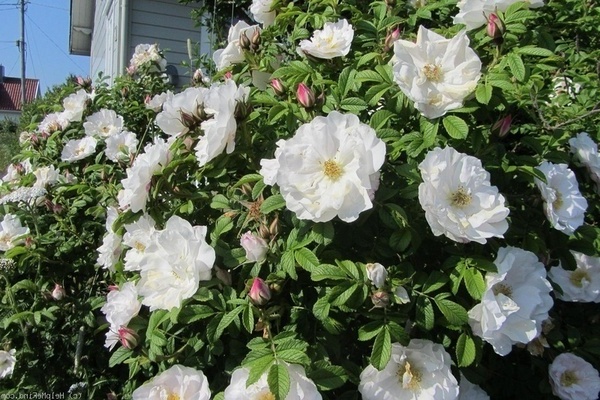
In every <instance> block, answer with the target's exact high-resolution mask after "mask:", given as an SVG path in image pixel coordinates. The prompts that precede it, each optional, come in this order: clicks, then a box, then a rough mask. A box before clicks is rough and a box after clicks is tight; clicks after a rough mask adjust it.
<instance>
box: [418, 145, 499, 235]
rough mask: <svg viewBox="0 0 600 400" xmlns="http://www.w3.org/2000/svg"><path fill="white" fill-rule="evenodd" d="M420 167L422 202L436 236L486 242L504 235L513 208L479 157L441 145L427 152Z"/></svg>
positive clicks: (420, 199) (420, 198)
mask: <svg viewBox="0 0 600 400" xmlns="http://www.w3.org/2000/svg"><path fill="white" fill-rule="evenodd" d="M419 170H420V171H421V176H422V178H423V183H421V184H420V185H419V202H420V203H421V207H423V209H424V210H425V218H426V219H427V222H428V223H429V226H430V227H431V230H432V232H433V234H434V235H435V236H440V235H445V236H446V237H448V238H450V239H452V240H454V241H456V242H459V243H467V242H470V241H474V242H477V243H482V244H483V243H485V242H486V241H487V239H488V238H491V237H503V234H504V233H505V232H506V230H507V229H508V222H507V221H506V218H507V216H508V214H509V210H508V208H507V207H506V206H505V205H504V197H503V196H502V195H501V194H500V193H498V188H496V187H495V186H492V185H491V184H490V174H489V173H488V172H487V171H486V170H485V169H483V167H482V166H481V161H480V160H479V159H477V158H475V157H472V156H469V155H466V154H463V153H459V152H457V151H456V150H455V149H453V148H452V147H446V148H444V149H441V148H439V147H437V148H435V149H433V150H431V151H430V152H428V153H427V155H426V156H425V159H424V160H423V162H421V164H419Z"/></svg>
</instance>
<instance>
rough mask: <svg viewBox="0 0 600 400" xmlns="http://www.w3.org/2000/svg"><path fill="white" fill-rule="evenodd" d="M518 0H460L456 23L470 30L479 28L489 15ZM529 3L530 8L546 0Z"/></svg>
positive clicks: (503, 9)
mask: <svg viewBox="0 0 600 400" xmlns="http://www.w3.org/2000/svg"><path fill="white" fill-rule="evenodd" d="M517 1H519V0H460V1H459V2H458V4H457V5H456V6H457V7H458V9H459V12H458V14H456V16H455V17H454V23H455V24H464V25H466V27H467V30H469V31H470V30H472V29H476V28H479V27H481V26H484V25H485V24H486V23H487V17H488V16H489V15H490V14H491V13H496V12H498V11H500V12H504V11H506V9H507V8H508V7H509V6H510V5H512V4H514V3H516V2H517ZM527 3H528V5H529V7H530V8H538V7H542V6H543V5H544V0H529V1H527Z"/></svg>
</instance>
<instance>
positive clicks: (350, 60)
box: [0, 0, 600, 399]
mask: <svg viewBox="0 0 600 400" xmlns="http://www.w3.org/2000/svg"><path fill="white" fill-rule="evenodd" d="M424 3H425V2H415V3H414V4H412V5H411V4H406V3H404V2H392V1H388V2H382V1H373V2H371V3H368V2H358V1H345V2H335V1H334V2H331V1H320V0H312V1H307V2H286V1H273V2H267V1H256V2H255V4H253V6H251V7H250V10H251V11H252V10H255V11H252V12H256V13H257V15H256V16H255V18H256V21H255V22H257V23H264V24H265V25H268V26H263V27H262V28H261V27H260V26H259V25H258V24H254V22H253V21H250V20H248V21H239V22H237V23H232V24H231V25H232V28H231V30H230V31H229V35H228V38H227V41H226V43H223V45H222V46H218V47H220V48H221V50H218V51H217V52H215V56H214V57H213V61H214V64H211V65H209V66H208V68H207V69H208V70H209V71H213V72H214V73H213V74H212V82H205V81H204V80H202V79H193V80H192V81H191V82H192V83H193V85H192V86H191V87H189V88H186V89H184V90H181V91H177V90H174V89H172V90H174V91H172V92H168V91H167V88H166V87H165V85H164V83H163V77H162V76H161V70H162V68H164V65H165V63H164V62H163V60H162V58H157V56H156V54H155V52H157V51H158V50H157V49H156V48H154V47H152V46H150V45H147V46H142V47H140V48H139V49H138V50H136V53H135V55H134V57H133V59H132V63H131V66H130V68H128V74H127V75H126V76H125V77H123V78H121V79H118V80H117V82H116V84H115V85H114V86H113V87H112V88H108V87H105V86H102V85H100V86H97V87H95V88H94V89H93V90H92V89H91V88H89V87H86V88H77V90H75V88H70V89H69V90H68V91H65V93H64V96H63V99H67V98H68V100H64V101H62V100H61V101H59V102H58V103H57V104H58V105H57V106H56V107H55V108H53V109H51V110H50V109H43V108H42V107H40V110H43V111H42V112H43V115H39V116H35V117H34V118H33V120H32V123H31V125H30V126H29V133H28V134H24V135H23V141H24V143H23V147H22V151H21V153H20V154H19V155H18V156H17V157H16V158H15V164H14V166H13V167H12V169H11V170H10V171H9V172H8V173H7V177H6V178H5V179H3V180H4V182H5V184H4V185H3V187H2V190H3V193H6V196H5V197H3V199H4V200H0V203H3V204H4V215H5V216H6V217H5V219H6V218H7V219H6V221H7V224H6V228H4V225H3V229H6V232H7V233H6V234H5V235H4V236H3V237H6V240H5V241H4V242H5V247H6V249H5V250H4V257H5V258H4V261H3V262H2V264H0V265H1V266H2V268H3V271H5V275H4V276H5V277H6V279H5V284H6V285H5V287H4V288H3V295H4V296H3V303H2V304H3V312H4V313H5V315H4V319H3V327H4V329H5V331H4V333H3V345H4V348H5V349H4V350H5V352H6V354H10V356H11V357H14V360H13V358H11V365H12V363H14V368H12V366H11V368H10V372H6V374H5V375H6V376H5V377H4V378H3V379H2V380H0V387H3V386H1V385H6V386H4V387H6V388H11V389H10V390H12V391H13V392H15V393H16V392H17V391H18V390H21V389H23V388H44V389H46V388H52V389H53V390H65V391H66V390H67V389H68V388H69V385H74V386H73V388H72V391H75V390H78V391H80V392H82V393H85V395H86V396H88V397H89V398H95V397H94V396H96V397H98V396H105V395H106V394H110V396H118V397H119V398H131V397H132V396H133V398H134V399H135V398H140V399H141V398H155V397H156V398H158V397H160V396H162V397H174V398H177V397H178V398H181V399H194V398H209V397H210V396H213V398H216V399H223V398H240V396H243V395H247V396H250V397H251V398H262V399H296V398H305V399H320V398H324V399H358V398H361V396H362V398H365V399H388V398H415V399H426V398H432V396H433V397H435V398H440V399H442V398H443V399H455V398H458V396H461V397H462V396H468V394H467V393H471V395H473V396H477V397H478V398H479V397H481V398H486V396H489V397H490V398H513V397H526V398H533V399H536V398H538V399H544V398H549V397H551V396H552V395H553V394H554V395H556V396H558V397H560V398H575V397H573V396H575V395H576V394H577V393H585V394H586V396H593V392H594V391H596V392H597V390H598V389H597V385H598V383H597V382H598V371H597V368H594V366H596V367H597V366H598V365H599V355H600V352H599V351H598V348H600V341H599V340H598V337H599V336H598V335H599V334H600V314H599V312H598V309H597V304H596V303H595V302H597V301H598V293H597V288H598V282H597V279H598V278H597V275H598V274H597V272H596V271H597V268H598V267H597V265H598V256H599V254H600V239H599V237H600V228H598V227H597V223H598V210H599V206H600V202H599V198H598V193H597V183H596V180H597V174H596V169H597V168H596V167H597V165H596V164H597V163H596V161H597V160H596V158H597V143H598V141H599V140H598V137H599V131H598V126H599V124H598V123H599V122H600V117H599V116H600V111H599V110H600V108H599V107H600V98H599V94H598V93H599V86H600V84H599V80H598V75H597V74H598V72H597V70H596V69H597V65H596V60H597V59H598V56H599V55H600V53H599V51H598V50H597V48H598V44H599V43H598V42H599V40H598V36H597V35H595V33H597V26H596V25H595V23H594V22H593V21H594V20H593V18H594V17H596V18H597V17H598V16H599V14H600V12H599V11H598V10H597V9H594V8H590V9H585V13H584V12H583V8H582V7H585V6H583V5H581V4H579V2H575V1H567V2H566V3H567V4H566V5H565V4H555V3H552V2H551V3H549V4H546V5H543V6H541V7H539V8H533V6H534V4H529V3H524V2H511V1H506V2H502V4H501V7H496V8H492V9H491V11H489V12H494V17H491V18H490V16H489V15H488V16H487V17H488V19H487V20H486V21H487V22H488V23H492V24H493V27H492V28H493V29H491V28H490V29H488V27H484V26H483V25H485V23H486V21H484V22H483V23H481V22H477V26H467V27H466V28H467V29H469V30H468V31H467V30H465V26H463V25H460V24H462V23H466V21H470V18H471V17H470V16H469V15H470V14H469V13H470V12H471V8H473V7H475V6H474V5H473V4H475V3H474V2H469V1H462V2H460V4H459V5H458V6H457V5H456V4H455V3H453V2H435V3H432V4H424ZM488 3H491V2H485V5H480V6H481V7H482V8H483V9H484V11H485V12H486V13H487V11H486V10H487V9H488V8H489V7H488ZM482 4H483V3H482ZM537 5H539V4H537V3H535V6H537ZM486 7H488V8H486ZM475 8H477V7H475ZM480 11H481V10H480ZM578 13H579V14H578ZM461 14H462V16H458V15H461ZM580 14H581V15H583V16H580ZM457 16H458V17H457ZM479 17H480V15H479V14H478V15H477V18H479ZM273 18H274V19H273ZM573 21H577V24H575V25H572V23H573ZM231 22H233V21H231ZM271 22H272V23H271ZM473 23H475V22H473ZM253 24H254V25H253ZM575 37H577V38H579V39H578V42H577V43H579V46H581V45H582V44H581V43H589V47H586V48H585V49H582V48H581V47H578V46H574V45H573V43H574V40H575V39H574V38H575ZM582 38H585V41H583V39H582ZM146 52H151V53H152V54H150V53H148V54H146ZM195 75H196V74H195ZM198 75H200V74H199V73H198ZM260 77H262V81H261V79H259V78H260ZM265 77H268V78H267V79H268V80H270V82H271V83H270V85H265V84H264V78H265ZM557 78H558V79H559V80H561V81H563V82H565V85H566V87H567V90H562V89H561V90H560V91H555V86H556V79H557ZM567 82H572V84H573V85H575V84H577V85H579V86H578V87H579V89H578V90H577V91H575V90H571V91H570V90H568V89H569V85H570V83H567ZM80 90H84V93H82V92H80ZM86 93H87V94H86ZM71 94H73V95H72V96H71ZM80 111H81V112H80ZM581 132H587V135H582V134H581ZM132 134H133V135H135V138H134V137H133V136H132ZM119 135H123V137H120V136H119ZM125 136H126V137H125ZM92 140H93V141H94V142H95V143H92ZM113 141H114V142H113ZM136 141H137V143H136ZM88 142H89V143H88ZM41 168H47V169H45V170H43V171H45V172H38V173H37V174H36V173H34V171H41V170H40V169H41ZM38 177H39V178H38ZM38 179H39V180H40V182H44V184H43V185H41V184H40V185H38V186H37V187H35V186H34V185H35V182H37V180H38ZM4 242H3V243H4ZM579 254H581V256H580V255H579ZM556 268H560V269H562V270H564V271H565V272H561V271H560V270H558V269H556ZM548 271H552V272H551V273H548ZM55 284H60V285H61V286H62V287H64V290H65V294H64V296H63V297H61V298H60V299H57V298H56V297H60V296H56V297H54V296H52V294H51V293H50V291H51V290H52V288H53V287H55ZM578 290H579V291H580V292H578ZM61 337H62V338H63V340H62V341H61V340H60V339H59V338H61ZM58 343H60V345H58ZM12 349H15V352H12ZM9 352H10V353H9ZM562 354H573V355H574V357H575V356H576V357H578V358H577V359H576V360H583V361H584V362H585V363H588V364H589V365H591V368H590V367H588V364H584V363H583V362H581V361H577V363H578V364H577V363H575V361H569V362H565V361H563V358H564V357H563V358H558V357H561V356H560V355H562ZM92 355H93V357H92ZM51 356H56V357H59V358H58V361H60V362H62V364H60V362H59V365H62V366H64V365H73V370H72V371H71V370H70V371H69V372H68V373H67V374H59V373H57V372H56V370H54V369H46V368H45V361H46V360H48V359H49V358H50V357H51ZM555 360H557V361H555ZM28 363H29V364H30V366H29V367H26V366H27V364H28ZM571 364H572V365H576V364H577V365H585V371H584V372H582V374H581V375H578V374H577V373H575V372H574V370H573V368H571V367H570V365H571ZM31 365H33V368H32V367H31ZM36 366H37V367H36ZM569 368H571V369H569ZM6 371H9V369H6ZM565 374H566V375H565ZM28 385H29V386H28ZM4 387H3V388H4ZM244 388H246V389H247V392H246V393H244V394H242V393H243V392H244ZM252 396H253V397H252ZM113 398H114V397H113Z"/></svg>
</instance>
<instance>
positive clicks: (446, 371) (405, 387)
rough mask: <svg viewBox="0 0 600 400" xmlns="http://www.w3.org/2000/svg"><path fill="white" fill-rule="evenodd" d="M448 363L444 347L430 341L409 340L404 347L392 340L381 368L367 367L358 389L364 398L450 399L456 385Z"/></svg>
mask: <svg viewBox="0 0 600 400" xmlns="http://www.w3.org/2000/svg"><path fill="white" fill-rule="evenodd" d="M451 364H452V358H451V357H450V354H448V353H447V352H446V350H445V349H444V347H443V346H442V345H441V344H437V343H433V342H432V341H430V340H426V339H412V340H411V341H410V343H409V344H408V346H402V345H401V344H399V343H392V355H391V358H390V360H389V361H388V363H387V365H386V366H385V368H383V369H382V370H381V371H378V370H377V369H376V368H375V367H373V366H372V365H369V366H367V367H366V368H365V369H364V370H363V371H362V373H361V374H360V383H359V385H358V391H359V392H360V394H361V395H362V398H363V399H364V400H413V399H436V400H454V399H456V398H457V397H458V393H459V387H458V381H457V380H456V378H455V377H454V375H452V371H451V369H450V367H451Z"/></svg>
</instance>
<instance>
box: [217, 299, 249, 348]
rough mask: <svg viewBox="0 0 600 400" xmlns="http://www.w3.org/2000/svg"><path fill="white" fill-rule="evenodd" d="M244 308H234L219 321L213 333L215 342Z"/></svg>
mask: <svg viewBox="0 0 600 400" xmlns="http://www.w3.org/2000/svg"><path fill="white" fill-rule="evenodd" d="M245 308H246V307H244V306H239V307H236V308H234V309H233V310H231V311H229V312H228V313H227V314H225V315H224V316H223V318H222V319H221V321H219V325H217V330H216V332H215V340H216V339H218V338H220V337H221V335H222V334H223V332H224V331H225V329H227V327H228V326H229V325H231V323H232V322H233V321H235V320H236V318H237V317H238V315H240V313H241V312H242V311H244V309H245Z"/></svg>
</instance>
